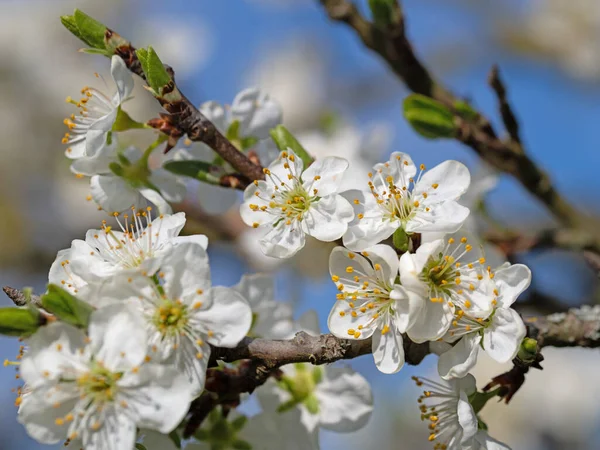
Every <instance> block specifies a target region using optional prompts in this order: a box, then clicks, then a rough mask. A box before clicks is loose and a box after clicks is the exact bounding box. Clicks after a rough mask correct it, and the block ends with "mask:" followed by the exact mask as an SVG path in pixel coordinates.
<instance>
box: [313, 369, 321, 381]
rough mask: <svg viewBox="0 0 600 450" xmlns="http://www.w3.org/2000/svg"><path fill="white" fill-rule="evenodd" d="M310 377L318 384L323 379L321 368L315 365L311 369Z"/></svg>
mask: <svg viewBox="0 0 600 450" xmlns="http://www.w3.org/2000/svg"><path fill="white" fill-rule="evenodd" d="M312 377H313V381H314V383H315V384H319V383H320V382H321V381H323V369H321V368H320V367H315V368H314V369H313V371H312Z"/></svg>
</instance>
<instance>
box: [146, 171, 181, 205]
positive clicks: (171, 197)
mask: <svg viewBox="0 0 600 450" xmlns="http://www.w3.org/2000/svg"><path fill="white" fill-rule="evenodd" d="M148 179H149V181H150V183H152V184H153V185H154V186H156V187H157V188H158V189H159V190H160V195H162V196H163V197H164V199H165V200H167V201H168V202H172V203H178V202H180V201H182V200H183V199H184V198H185V194H186V187H185V183H184V182H183V181H182V180H181V178H179V177H177V176H175V175H173V174H172V173H171V172H168V171H167V170H165V169H155V170H153V171H152V173H151V174H150V177H149V178H148Z"/></svg>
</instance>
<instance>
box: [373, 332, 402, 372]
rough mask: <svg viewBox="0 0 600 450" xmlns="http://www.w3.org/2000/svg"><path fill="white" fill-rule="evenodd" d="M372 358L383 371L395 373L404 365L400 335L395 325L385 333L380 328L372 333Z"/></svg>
mask: <svg viewBox="0 0 600 450" xmlns="http://www.w3.org/2000/svg"><path fill="white" fill-rule="evenodd" d="M372 349H373V359H374V360H375V365H376V366H377V368H378V369H379V370H380V371H381V372H383V373H396V372H398V371H399V370H400V369H402V366H403V365H404V346H403V343H402V335H401V334H400V332H399V331H398V330H397V329H396V327H395V326H391V327H390V330H389V331H388V332H387V333H385V334H384V333H382V332H381V331H380V330H378V331H376V332H375V333H374V334H373V346H372Z"/></svg>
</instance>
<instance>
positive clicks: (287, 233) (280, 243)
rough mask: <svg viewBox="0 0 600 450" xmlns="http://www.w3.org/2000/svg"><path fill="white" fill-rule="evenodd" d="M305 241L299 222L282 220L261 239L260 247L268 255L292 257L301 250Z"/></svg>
mask: <svg viewBox="0 0 600 450" xmlns="http://www.w3.org/2000/svg"><path fill="white" fill-rule="evenodd" d="M305 243H306V237H305V234H304V232H303V231H302V230H301V229H300V226H299V225H298V224H292V225H286V224H285V222H284V221H281V222H280V224H279V225H278V226H277V227H274V228H273V229H272V230H271V231H269V232H268V233H267V234H266V235H265V236H264V237H263V238H262V239H261V240H260V248H261V250H262V251H263V253H264V254H265V255H267V256H272V257H274V258H290V257H292V256H294V255H295V254H296V253H297V252H298V251H300V250H301V249H302V247H304V244H305Z"/></svg>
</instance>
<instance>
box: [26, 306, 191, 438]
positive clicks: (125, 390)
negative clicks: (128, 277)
mask: <svg viewBox="0 0 600 450" xmlns="http://www.w3.org/2000/svg"><path fill="white" fill-rule="evenodd" d="M28 343H29V349H28V350H27V352H26V354H25V356H24V357H23V360H22V363H21V375H22V377H23V380H24V381H25V383H26V386H25V393H24V394H23V397H22V401H21V405H20V409H19V421H20V422H21V423H22V424H24V425H25V428H26V429H27V432H28V433H29V434H30V436H32V437H33V438H34V439H36V440H37V441H39V442H41V443H46V444H55V443H58V442H60V441H61V440H65V439H69V440H81V442H82V444H83V446H84V447H85V448H86V449H89V450H131V449H132V448H133V445H134V442H135V439H136V428H137V427H144V428H150V429H155V430H158V431H160V432H162V433H169V432H170V431H171V430H173V429H174V428H175V427H176V426H177V425H178V424H179V422H180V421H181V420H182V419H183V417H184V415H185V413H186V412H187V410H188V408H189V405H190V402H191V400H192V395H191V394H192V392H191V388H190V385H189V384H188V383H186V381H185V377H184V376H183V375H182V374H180V373H179V372H178V371H177V370H176V369H175V368H174V367H168V366H164V365H157V364H154V363H147V362H146V359H145V358H146V350H147V335H146V332H145V330H144V325H143V323H142V322H141V318H140V317H139V316H137V315H136V314H135V313H133V312H132V311H130V310H129V309H128V308H127V307H125V306H124V305H116V306H114V307H107V308H103V309H100V310H98V311H96V312H94V313H93V314H92V317H91V322H90V325H89V337H88V336H86V335H85V334H84V333H83V332H82V331H80V330H78V329H76V328H74V327H72V326H70V325H67V324H64V323H59V322H54V323H52V324H50V325H48V326H45V327H43V328H42V329H41V330H40V331H38V332H37V333H36V334H35V335H34V336H33V337H32V338H31V339H30V340H29V342H28Z"/></svg>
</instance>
